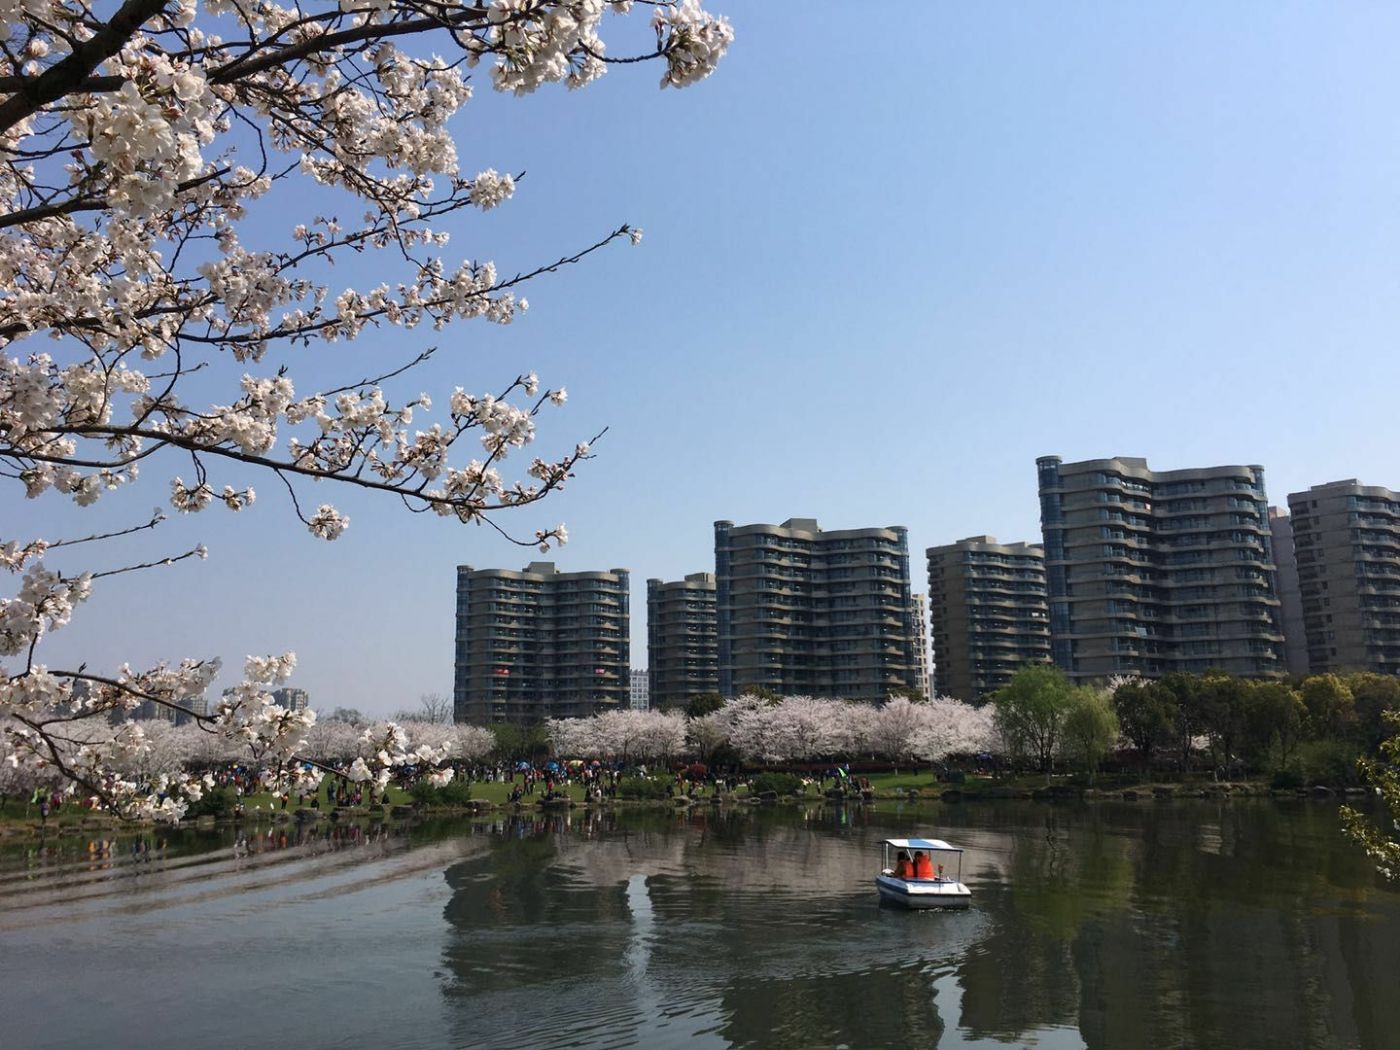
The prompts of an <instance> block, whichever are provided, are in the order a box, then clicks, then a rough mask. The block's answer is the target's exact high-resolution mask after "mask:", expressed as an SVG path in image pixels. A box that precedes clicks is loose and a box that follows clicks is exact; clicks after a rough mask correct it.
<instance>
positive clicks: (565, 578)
mask: <svg viewBox="0 0 1400 1050" xmlns="http://www.w3.org/2000/svg"><path fill="white" fill-rule="evenodd" d="M628 587H629V583H628V572H627V570H626V569H612V570H611V571H609V572H560V571H559V570H558V569H556V568H555V566H554V563H553V562H547V561H543V562H541V561H537V562H531V563H530V564H529V565H527V566H526V567H525V568H524V570H522V571H520V572H513V571H511V570H508V569H474V568H472V567H471V566H470V565H459V566H458V567H457V644H456V654H457V655H456V666H455V673H454V676H453V690H452V706H453V714H454V717H455V719H456V720H457V721H458V722H474V723H477V724H484V723H487V722H513V723H516V724H521V725H523V724H528V723H531V722H536V721H539V720H540V719H542V718H572V717H582V716H586V715H591V714H596V713H597V712H599V711H606V710H615V709H617V708H620V707H625V706H627V703H628V690H629V685H630V682H629V672H630V670H631V666H630V665H631V655H630V645H629V642H628V626H629V623H628V620H629V618H628V598H629V590H628Z"/></svg>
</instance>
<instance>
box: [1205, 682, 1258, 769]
mask: <svg viewBox="0 0 1400 1050" xmlns="http://www.w3.org/2000/svg"><path fill="white" fill-rule="evenodd" d="M1248 692H1249V683H1248V682H1246V681H1245V680H1244V679H1242V678H1236V677H1235V676H1234V675H1229V674H1220V673H1212V674H1205V675H1202V676H1201V679H1200V683H1199V689H1198V691H1197V694H1196V697H1197V705H1198V706H1197V711H1198V718H1199V721H1200V726H1201V729H1203V730H1204V731H1205V734H1206V736H1208V737H1209V738H1210V749H1211V754H1212V757H1213V758H1214V759H1215V764H1216V766H1217V767H1218V768H1219V769H1220V770H1221V771H1222V772H1224V774H1225V775H1226V776H1227V777H1228V776H1229V775H1230V771H1231V769H1232V767H1233V766H1234V764H1235V759H1236V757H1237V752H1238V748H1239V744H1240V741H1241V740H1242V739H1243V738H1244V736H1245V734H1246V723H1245V708H1246V706H1247V700H1246V694H1247V693H1248Z"/></svg>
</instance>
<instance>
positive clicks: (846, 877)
mask: <svg viewBox="0 0 1400 1050" xmlns="http://www.w3.org/2000/svg"><path fill="white" fill-rule="evenodd" d="M911 831H919V832H924V833H937V834H940V835H942V836H944V837H947V838H949V839H951V840H952V841H954V842H956V843H958V844H960V845H963V846H964V847H966V848H967V850H968V852H967V855H966V861H965V864H964V878H965V881H967V883H968V884H969V886H970V887H971V888H972V890H973V894H974V897H973V907H972V908H971V909H970V910H969V911H966V912H951V913H907V912H903V911H900V910H897V909H889V908H882V907H880V906H879V904H878V903H877V900H878V898H877V895H876V893H875V892H874V888H873V884H872V879H873V875H874V867H875V865H876V862H877V860H878V844H879V842H880V840H881V839H883V838H885V837H887V836H893V835H903V834H907V833H909V832H911ZM0 944H3V945H4V946H5V951H6V957H7V958H9V959H23V960H24V961H25V964H24V966H23V967H11V968H9V970H8V972H7V975H6V980H5V981H4V982H0V1015H3V1016H4V1018H5V1020H4V1022H3V1026H0V1033H2V1037H3V1040H4V1045H6V1046H10V1045H15V1046H39V1045H42V1046H45V1047H74V1048H78V1047H83V1048H86V1047H90V1046H93V1045H97V1044H98V1043H99V1042H110V1041H112V1036H113V1035H116V1036H117V1037H118V1038H117V1040H116V1041H117V1042H118V1043H124V1042H128V1041H131V1040H130V1039H128V1038H126V1033H134V1032H141V1033H143V1036H142V1042H143V1043H144V1044H145V1045H149V1046H153V1047H160V1046H185V1045H190V1044H191V1043H193V1044H195V1045H200V1046H202V1047H222V1046H228V1047H230V1048H232V1047H238V1046H242V1045H245V1044H246V1039H247V1033H246V1031H244V1030H242V1029H241V1028H240V1027H239V1026H236V1025H235V1026H231V1027H226V1028H215V1027H214V1026H213V1025H212V1022H211V1019H210V1016H209V1012H208V1011H209V1007H208V1002H209V1000H208V992H209V990H210V989H218V990H219V993H220V995H222V996H224V997H226V998H227V1000H228V1001H230V1002H237V1003H245V1002H256V1003H257V1004H258V1011H259V1013H258V1017H259V1019H260V1021H262V1022H265V1023H270V1024H273V1025H275V1026H276V1028H277V1030H278V1031H279V1033H280V1034H281V1035H282V1036H284V1037H285V1038H286V1040H287V1041H288V1042H289V1043H292V1044H294V1045H296V1046H298V1047H300V1048H302V1050H316V1048H319V1047H332V1046H337V1047H338V1046H343V1045H351V1044H357V1043H360V1042H368V1043H372V1044H374V1045H381V1046H386V1047H394V1048H398V1047H412V1048H418V1047H421V1048H424V1050H426V1048H430V1047H431V1048H434V1050H437V1048H441V1047H462V1048H466V1047H471V1048H476V1047H521V1048H531V1047H550V1048H551V1050H552V1048H557V1047H612V1046H619V1047H620V1046H636V1045H644V1046H647V1047H669V1046H681V1045H682V1044H684V1045H686V1046H692V1045H696V1046H701V1047H704V1046H739V1047H760V1046H761V1047H804V1048H805V1047H827V1046H832V1047H834V1046H852V1047H883V1046H899V1047H905V1046H908V1047H926V1046H935V1045H937V1046H943V1047H970V1046H977V1047H1006V1046H1027V1045H1034V1046H1037V1047H1041V1048H1056V1050H1060V1048H1064V1050H1069V1048H1076V1047H1091V1048H1095V1050H1097V1048H1101V1047H1103V1048H1117V1047H1139V1046H1141V1047H1167V1046H1169V1047H1232V1048H1233V1047H1245V1048H1249V1047H1295V1046H1296V1047H1353V1046H1356V1047H1391V1046H1394V1045H1396V1044H1395V1040H1394V1033H1396V1032H1400V996H1397V995H1396V994H1395V993H1396V991H1397V990H1400V988H1397V983H1400V982H1397V975H1398V974H1400V894H1397V893H1395V892H1394V891H1392V890H1388V889H1385V888H1384V887H1381V886H1379V885H1378V884H1377V882H1376V880H1375V878H1374V877H1373V875H1372V874H1371V873H1370V872H1369V870H1368V869H1367V867H1366V864H1365V862H1364V859H1363V858H1361V857H1359V856H1358V855H1357V854H1356V852H1355V851H1353V850H1352V849H1351V848H1350V847H1348V846H1347V845H1345V844H1344V843H1343V842H1342V840H1341V837H1340V835H1339V834H1338V831H1337V825H1336V810H1335V807H1333V806H1330V805H1327V804H1320V803H1299V804H1297V805H1292V804H1288V805H1284V804H1277V803H1273V802H1247V801H1236V802H1232V803H1214V802H1199V803H1195V802H1191V803H1173V804H1169V805H1168V804H1157V803H1151V802H1148V803H1138V804H1130V803H1122V804H1117V803H1113V804H1108V803H1100V804H1096V805H1092V806H1089V805H1067V804H1066V805H1048V804H1040V803H1011V802H998V803H991V804H983V805H972V804H967V805H961V806H932V807H929V808H925V809H922V810H919V809H910V808H908V807H905V806H901V805H896V804H888V805H886V804H881V805H879V806H873V807H863V808H853V809H839V808H824V807H813V808H811V809H808V810H795V809H789V808H783V807H769V808H755V809H750V808H737V809H736V808H711V807H708V806H706V807H702V808H696V809H692V810H689V811H677V812H670V811H666V812H645V813H644V812H635V811H633V812H602V811H583V810H573V811H564V812H555V813H551V814H549V815H542V814H530V815H525V816H518V817H504V816H501V817H497V818H494V819H489V820H472V821H468V820H460V819H452V820H440V821H430V822H426V823H421V824H418V825H415V826H391V825H383V824H361V825H331V824H328V823H321V824H315V825H297V824H287V823H280V824H273V825H267V824H264V825H262V826H257V825H252V826H248V827H246V828H243V829H232V828H229V829H218V830H209V831H177V832H171V833H168V834H165V835H162V836H155V835H151V834H146V835H139V836H126V837H121V838H118V839H115V840H112V839H107V840H102V839H94V840H91V844H89V840H78V839H76V838H65V839H63V840H59V841H50V842H49V843H47V844H45V845H44V846H42V847H39V848H35V847H34V846H32V845H26V846H25V847H23V848H22V849H21V848H11V847H9V846H7V847H6V848H5V849H4V850H3V851H0ZM133 946H140V950H141V951H142V952H144V953H146V954H147V955H148V956H149V957H150V958H152V959H158V960H159V966H158V979H155V978H152V979H149V980H141V981H135V982H133V981H125V980H123V981H121V982H120V983H119V991H118V990H117V988H118V986H114V985H113V984H112V975H113V974H119V973H125V972H126V970H124V969H123V967H129V966H130V964H131V962H130V961H131V959H132V957H133V956H132V952H133ZM152 972H153V973H154V972H155V971H152ZM79 986H80V987H82V988H84V989H92V990H93V992H92V994H85V995H84V996H83V997H76V998H75V997H74V996H73V995H72V994H71V989H72V988H74V987H79ZM104 989H106V991H105V992H104V991H103V990H104ZM152 1018H160V1024H159V1025H156V1026H152V1025H151V1024H150V1020H151V1019H152Z"/></svg>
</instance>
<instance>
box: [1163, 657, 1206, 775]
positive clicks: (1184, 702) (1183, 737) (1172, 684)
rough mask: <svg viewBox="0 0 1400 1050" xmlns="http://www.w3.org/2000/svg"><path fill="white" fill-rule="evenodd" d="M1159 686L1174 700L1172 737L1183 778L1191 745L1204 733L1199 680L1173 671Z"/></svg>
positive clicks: (1187, 766) (1187, 767) (1189, 770)
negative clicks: (1174, 711) (1174, 715)
mask: <svg viewBox="0 0 1400 1050" xmlns="http://www.w3.org/2000/svg"><path fill="white" fill-rule="evenodd" d="M1161 686H1162V688H1164V689H1166V690H1168V691H1169V692H1170V693H1171V694H1172V696H1173V697H1175V698H1176V725H1175V726H1174V727H1173V732H1172V735H1173V737H1174V738H1175V743H1176V750H1177V754H1178V756H1179V759H1180V762H1181V775H1182V776H1183V777H1184V776H1186V775H1187V774H1188V773H1190V772H1191V743H1192V741H1193V740H1195V738H1196V737H1198V736H1200V735H1201V734H1202V733H1204V732H1205V728H1204V726H1205V713H1204V711H1203V710H1202V698H1201V680H1200V678H1199V677H1198V676H1196V675H1191V674H1183V673H1182V672H1180V671H1173V672H1172V673H1171V674H1169V675H1166V676H1164V677H1163V678H1162V681H1161Z"/></svg>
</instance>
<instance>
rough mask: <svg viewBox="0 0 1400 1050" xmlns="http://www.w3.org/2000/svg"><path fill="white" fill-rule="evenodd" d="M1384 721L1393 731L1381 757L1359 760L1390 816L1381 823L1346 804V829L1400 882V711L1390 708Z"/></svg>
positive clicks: (1343, 814) (1343, 813) (1383, 870)
mask: <svg viewBox="0 0 1400 1050" xmlns="http://www.w3.org/2000/svg"><path fill="white" fill-rule="evenodd" d="M1382 717H1383V720H1384V722H1385V724H1386V726H1387V728H1388V729H1389V730H1390V731H1391V733H1392V734H1393V735H1392V736H1390V737H1389V738H1388V739H1387V740H1385V741H1383V742H1382V743H1381V746H1380V759H1379V760H1376V759H1373V758H1369V757H1366V758H1362V759H1361V760H1360V761H1359V762H1358V763H1357V770H1358V771H1359V772H1360V774H1361V777H1362V779H1363V780H1365V781H1366V782H1367V783H1368V784H1370V785H1371V786H1372V787H1373V788H1375V789H1376V792H1377V794H1379V795H1380V797H1381V804H1382V806H1384V807H1385V810H1386V812H1387V819H1386V821H1385V822H1384V824H1383V825H1381V826H1378V825H1376V824H1375V823H1373V822H1372V821H1371V820H1370V819H1368V818H1367V817H1366V816H1365V815H1364V814H1363V813H1360V812H1358V811H1357V810H1355V809H1352V808H1351V807H1350V806H1343V807H1342V810H1341V818H1342V830H1343V831H1345V832H1346V833H1347V835H1348V836H1350V837H1351V838H1352V839H1353V840H1354V841H1355V842H1357V843H1359V844H1360V845H1361V847H1362V848H1363V849H1364V850H1365V851H1366V853H1367V854H1368V855H1369V856H1370V858H1371V859H1372V860H1373V861H1374V862H1375V864H1376V870H1377V871H1379V872H1380V873H1381V874H1382V875H1384V876H1385V877H1386V878H1387V879H1392V880H1396V881H1400V838H1397V829H1400V712H1396V711H1387V712H1386V713H1385V714H1384V716H1382Z"/></svg>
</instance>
